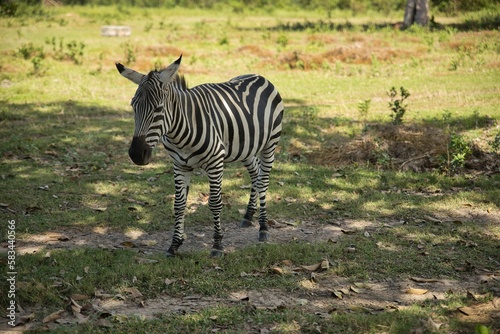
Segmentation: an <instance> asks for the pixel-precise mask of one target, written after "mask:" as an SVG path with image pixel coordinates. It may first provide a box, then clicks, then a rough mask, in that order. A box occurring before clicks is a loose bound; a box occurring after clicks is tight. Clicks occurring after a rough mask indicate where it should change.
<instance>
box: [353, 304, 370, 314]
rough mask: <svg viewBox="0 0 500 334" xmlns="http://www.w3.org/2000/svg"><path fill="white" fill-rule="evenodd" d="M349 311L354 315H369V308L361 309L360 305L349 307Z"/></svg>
mask: <svg viewBox="0 0 500 334" xmlns="http://www.w3.org/2000/svg"><path fill="white" fill-rule="evenodd" d="M349 309H350V310H351V311H353V312H356V313H370V312H371V310H370V309H369V308H366V307H363V306H360V305H350V306H349Z"/></svg>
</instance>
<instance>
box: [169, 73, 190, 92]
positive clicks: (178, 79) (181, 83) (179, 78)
mask: <svg viewBox="0 0 500 334" xmlns="http://www.w3.org/2000/svg"><path fill="white" fill-rule="evenodd" d="M172 84H174V85H175V86H177V87H178V88H180V89H182V90H188V85H187V82H186V78H184V76H183V75H180V74H176V75H175V79H174V80H173V81H172Z"/></svg>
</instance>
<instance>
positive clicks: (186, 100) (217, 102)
mask: <svg viewBox="0 0 500 334" xmlns="http://www.w3.org/2000/svg"><path fill="white" fill-rule="evenodd" d="M181 60H182V55H181V56H180V57H179V58H178V59H177V60H176V61H175V62H173V63H172V64H170V65H169V66H167V67H166V68H165V69H163V70H160V71H158V70H154V71H151V72H149V74H147V75H144V74H141V73H139V72H136V71H135V70H133V69H130V68H127V67H125V66H123V65H122V64H120V63H116V68H117V69H118V71H119V72H120V74H121V75H122V76H124V77H125V78H127V79H129V80H131V81H132V82H134V83H135V84H137V85H138V88H137V91H136V92H135V95H134V97H133V98H132V101H131V106H132V109H133V110H134V121H135V130H134V136H133V138H132V143H131V144H130V148H129V151H128V153H129V156H130V158H131V160H132V161H133V162H134V163H135V164H137V165H146V164H148V163H149V162H150V161H151V152H152V150H153V148H154V147H155V146H156V144H157V143H158V142H159V141H160V140H161V142H162V144H163V146H164V147H165V149H166V150H167V152H168V153H169V155H170V157H171V158H172V160H173V165H174V184H175V200H174V220H175V226H174V233H173V237H172V243H171V245H170V247H169V248H168V250H167V252H166V255H167V256H169V257H171V256H175V255H176V254H177V251H178V249H179V247H180V246H181V245H182V243H183V242H184V240H185V236H186V235H185V233H184V218H185V213H184V211H185V208H186V200H187V196H188V192H189V185H190V178H191V175H192V172H193V170H194V169H200V168H201V169H202V170H204V171H206V174H207V175H208V179H209V184H210V195H209V201H208V205H209V208H210V211H211V213H212V216H213V222H214V236H213V238H214V244H213V246H212V249H211V253H210V254H211V256H222V255H223V254H224V247H223V245H222V238H223V233H222V230H221V223H220V214H221V211H222V194H221V185H222V176H223V169H224V164H225V163H230V162H235V161H241V162H242V163H243V165H244V166H245V167H246V169H247V170H248V172H249V174H250V179H251V182H252V185H251V191H250V199H249V201H248V205H247V208H246V212H245V215H244V217H243V219H242V221H241V223H240V226H241V227H250V226H253V215H254V213H256V211H257V197H258V199H259V202H260V208H259V217H258V222H259V233H258V240H259V241H261V242H265V241H267V240H268V239H269V227H268V219H267V210H266V192H267V189H268V187H269V173H270V171H271V169H272V166H273V162H274V159H275V149H276V146H277V144H278V142H279V140H280V137H281V130H282V125H281V123H282V118H283V110H284V106H283V100H282V98H281V96H280V94H279V92H278V91H277V90H276V88H275V87H274V85H273V84H272V83H271V82H270V81H268V80H267V79H266V78H264V77H262V76H260V75H256V74H247V75H242V76H238V77H235V78H233V79H231V80H229V81H227V82H223V83H207V84H202V85H199V86H195V87H193V88H188V87H187V84H186V81H185V79H184V76H181V75H179V74H178V73H177V71H178V69H179V67H180V64H181Z"/></svg>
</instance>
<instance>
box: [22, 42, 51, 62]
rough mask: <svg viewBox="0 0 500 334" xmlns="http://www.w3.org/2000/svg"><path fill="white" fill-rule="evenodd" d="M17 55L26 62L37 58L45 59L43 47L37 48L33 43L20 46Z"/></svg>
mask: <svg viewBox="0 0 500 334" xmlns="http://www.w3.org/2000/svg"><path fill="white" fill-rule="evenodd" d="M17 54H19V55H20V56H21V57H23V58H24V59H26V60H28V59H30V58H32V57H39V58H44V57H45V53H44V52H43V46H41V47H38V48H37V47H35V46H34V45H33V43H27V44H23V45H21V47H20V48H19V49H18V50H17Z"/></svg>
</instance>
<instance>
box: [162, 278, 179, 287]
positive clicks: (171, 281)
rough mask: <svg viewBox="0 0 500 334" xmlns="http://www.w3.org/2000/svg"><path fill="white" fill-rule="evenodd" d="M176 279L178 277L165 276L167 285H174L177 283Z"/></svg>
mask: <svg viewBox="0 0 500 334" xmlns="http://www.w3.org/2000/svg"><path fill="white" fill-rule="evenodd" d="M175 281H177V280H176V279H169V278H165V281H164V282H165V285H166V286H169V285H172V284H174V283H175Z"/></svg>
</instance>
